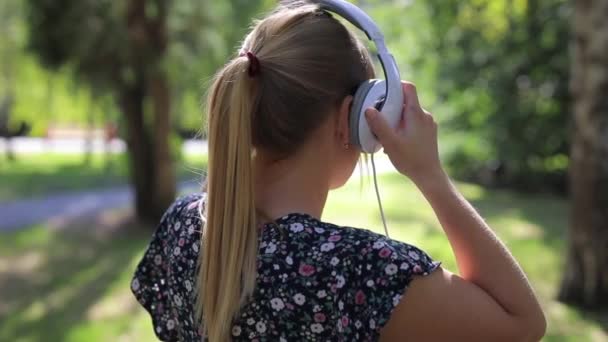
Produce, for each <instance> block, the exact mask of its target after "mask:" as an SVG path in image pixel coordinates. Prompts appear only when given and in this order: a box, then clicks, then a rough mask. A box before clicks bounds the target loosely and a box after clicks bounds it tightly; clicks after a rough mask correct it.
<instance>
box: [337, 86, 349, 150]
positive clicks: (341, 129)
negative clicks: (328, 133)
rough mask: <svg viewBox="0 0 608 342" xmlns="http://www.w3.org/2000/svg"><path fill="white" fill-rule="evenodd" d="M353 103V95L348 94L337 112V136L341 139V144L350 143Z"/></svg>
mask: <svg viewBox="0 0 608 342" xmlns="http://www.w3.org/2000/svg"><path fill="white" fill-rule="evenodd" d="M352 104H353V97H352V96H351V95H348V96H346V97H344V99H343V100H342V102H341V103H340V107H339V108H338V113H337V118H336V119H337V120H336V121H337V122H336V131H335V135H336V138H338V139H339V142H340V144H342V145H346V144H349V143H350V127H349V123H350V108H351V106H352Z"/></svg>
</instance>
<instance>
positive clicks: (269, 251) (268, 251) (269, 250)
mask: <svg viewBox="0 0 608 342" xmlns="http://www.w3.org/2000/svg"><path fill="white" fill-rule="evenodd" d="M276 250H277V245H275V244H274V243H272V242H271V243H269V244H268V247H266V250H264V253H266V254H272V253H274V252H275V251H276Z"/></svg>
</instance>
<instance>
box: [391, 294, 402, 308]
mask: <svg viewBox="0 0 608 342" xmlns="http://www.w3.org/2000/svg"><path fill="white" fill-rule="evenodd" d="M400 301H401V295H400V294H396V295H395V296H394V297H393V305H395V306H396V305H397V304H399V302H400Z"/></svg>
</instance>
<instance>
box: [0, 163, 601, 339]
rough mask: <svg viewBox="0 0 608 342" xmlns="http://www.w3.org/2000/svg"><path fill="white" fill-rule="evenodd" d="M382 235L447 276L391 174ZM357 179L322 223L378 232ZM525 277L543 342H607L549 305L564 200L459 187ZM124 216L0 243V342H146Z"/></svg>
mask: <svg viewBox="0 0 608 342" xmlns="http://www.w3.org/2000/svg"><path fill="white" fill-rule="evenodd" d="M379 184H380V190H381V193H382V198H383V203H384V206H385V210H386V214H387V218H388V227H389V232H390V234H391V237H393V238H396V239H398V240H402V241H406V242H409V243H412V244H416V245H418V246H419V247H421V248H422V249H424V250H425V251H427V252H428V253H429V254H430V255H431V256H432V257H433V258H435V259H437V260H440V261H442V262H443V265H444V267H447V268H449V269H451V270H456V266H455V262H454V259H453V256H452V253H451V250H450V247H449V245H448V244H447V240H446V239H445V237H444V235H443V234H442V232H441V231H440V230H439V229H438V227H439V226H438V223H437V222H436V219H435V218H434V217H433V214H432V211H431V209H430V208H429V207H428V205H427V204H426V202H425V201H424V200H423V198H422V196H421V195H420V194H418V192H417V191H416V190H415V188H414V187H413V186H412V185H411V184H410V182H408V181H407V180H405V179H404V178H403V177H401V176H399V175H397V174H383V175H381V176H380V177H379ZM359 185H360V184H359V182H358V180H357V179H353V180H351V181H350V182H349V183H348V184H347V186H345V187H344V188H342V189H339V190H336V191H334V192H332V193H331V195H330V198H329V200H328V204H327V207H326V210H325V213H324V217H323V219H324V220H326V221H331V222H336V223H339V224H343V225H353V226H358V227H370V228H372V229H373V230H375V231H378V232H381V231H382V226H381V222H380V218H379V214H378V209H377V204H376V202H375V195H374V193H373V187H372V186H370V185H366V186H364V187H363V190H361V188H360V186H359ZM458 187H459V188H460V189H461V190H462V191H463V193H464V194H465V196H466V197H467V198H468V199H469V200H471V201H472V203H473V204H474V205H475V206H476V207H477V208H478V209H479V210H480V211H481V213H482V214H483V215H484V217H486V218H487V220H488V221H489V223H490V224H491V225H492V227H493V228H494V229H495V230H496V232H497V233H498V234H499V235H500V237H501V238H502V239H504V241H505V242H506V243H507V244H508V246H509V247H510V249H511V250H512V252H513V253H514V254H515V256H516V257H517V259H518V260H519V261H520V262H521V264H522V266H523V268H524V269H525V271H526V272H527V274H528V276H529V278H530V280H531V282H532V284H533V286H534V288H535V290H536V291H537V293H538V295H539V297H540V299H541V301H542V305H543V308H544V310H545V312H546V314H547V317H548V320H549V325H548V333H547V336H546V337H545V339H544V341H577V342H578V341H608V317H607V316H601V315H598V314H596V315H592V314H587V313H584V312H582V311H579V310H576V309H574V308H571V307H569V306H566V305H564V304H561V303H559V302H557V301H555V300H554V298H555V294H556V291H557V286H558V284H559V281H560V276H561V270H562V265H563V256H564V250H565V240H564V239H565V236H566V234H565V230H566V225H567V212H568V210H567V208H568V203H567V201H565V200H563V199H560V198H555V197H551V196H530V195H521V194H517V193H513V192H508V191H494V190H487V189H484V188H481V187H478V186H475V185H471V184H464V183H459V184H458ZM128 217H129V213H127V212H124V211H114V212H106V213H103V214H101V215H99V216H97V217H93V218H89V219H87V220H86V221H80V222H68V223H66V224H65V226H64V227H60V228H58V229H53V230H51V229H49V228H48V227H45V225H44V224H42V225H39V226H35V227H29V228H27V229H24V230H21V231H18V232H14V233H8V234H4V235H0V322H2V324H0V341H83V340H86V341H149V340H154V334H153V331H152V327H151V323H150V320H149V318H148V316H147V314H146V313H145V312H144V311H143V310H142V309H141V308H140V307H139V306H138V304H137V303H136V302H135V301H134V299H133V298H132V296H131V295H130V291H129V281H130V277H131V274H132V271H133V268H134V267H135V265H136V263H137V262H138V261H139V258H140V257H141V255H142V253H143V251H144V249H145V246H146V244H147V242H148V240H149V238H150V234H151V227H142V226H140V225H139V224H136V223H134V222H131V221H130V220H129V219H128Z"/></svg>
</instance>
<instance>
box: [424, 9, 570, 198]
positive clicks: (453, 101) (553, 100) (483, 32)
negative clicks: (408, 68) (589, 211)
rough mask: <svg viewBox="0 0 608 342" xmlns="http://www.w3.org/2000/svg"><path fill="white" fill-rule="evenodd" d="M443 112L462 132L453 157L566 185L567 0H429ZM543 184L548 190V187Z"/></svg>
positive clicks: (473, 171) (506, 174) (510, 182)
mask: <svg viewBox="0 0 608 342" xmlns="http://www.w3.org/2000/svg"><path fill="white" fill-rule="evenodd" d="M424 4H425V6H426V7H427V8H428V11H429V18H432V19H431V20H432V25H430V26H431V27H430V29H431V32H432V37H431V38H430V39H428V42H427V43H426V47H427V48H424V47H423V48H420V47H417V49H419V50H423V51H428V50H430V53H428V52H427V53H426V54H421V56H420V65H421V66H422V68H424V66H425V65H427V64H428V63H429V60H430V61H431V62H432V63H436V65H437V71H436V72H437V81H436V82H435V84H436V86H435V91H436V92H437V95H438V102H439V103H445V107H444V108H442V111H441V112H442V119H444V120H445V119H447V120H446V121H448V122H447V123H448V124H449V126H450V127H451V128H452V129H453V130H456V131H461V132H463V134H462V135H463V139H460V140H461V141H462V142H463V143H461V144H460V146H459V147H458V148H453V150H454V151H455V153H453V154H452V155H451V158H450V160H448V163H449V164H450V166H451V167H452V168H453V171H455V172H456V173H457V175H458V176H459V177H463V178H473V179H474V180H478V179H479V176H478V175H483V174H486V171H487V170H488V169H490V170H492V171H493V172H494V173H495V174H494V176H493V177H492V178H494V182H496V183H498V184H499V185H507V186H512V187H519V188H523V189H526V190H536V189H538V188H545V187H548V188H549V190H559V191H562V190H564V189H565V184H566V178H567V176H566V174H567V166H568V156H567V155H568V148H569V146H568V135H567V127H568V118H569V113H568V110H567V109H568V107H569V103H570V97H569V94H568V88H567V84H568V67H569V64H568V53H567V51H568V42H567V39H564V37H567V36H568V30H569V27H568V23H569V16H570V13H571V9H570V4H569V2H568V1H567V0H517V1H507V0H479V1H460V0H444V1H426V2H424ZM543 190H545V189H543Z"/></svg>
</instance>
